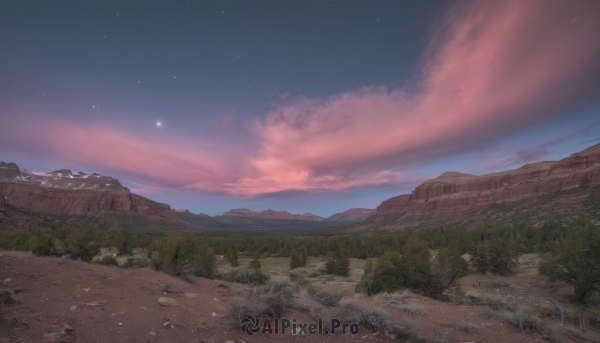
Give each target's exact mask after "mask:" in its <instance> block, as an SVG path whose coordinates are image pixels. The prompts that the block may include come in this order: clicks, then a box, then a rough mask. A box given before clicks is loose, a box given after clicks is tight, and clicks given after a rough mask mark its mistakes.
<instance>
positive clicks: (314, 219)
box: [175, 208, 375, 228]
mask: <svg viewBox="0 0 600 343" xmlns="http://www.w3.org/2000/svg"><path fill="white" fill-rule="evenodd" d="M175 213H176V214H177V216H178V217H179V218H181V219H182V220H184V221H186V222H188V223H190V224H194V225H200V226H204V227H211V228H226V227H286V228H292V227H302V226H311V227H315V226H321V227H324V226H340V225H345V224H348V223H355V222H359V221H362V220H364V219H366V218H367V217H369V216H371V215H373V214H374V213H375V210H374V209H366V208H353V209H350V210H348V211H345V212H341V213H336V214H334V215H332V216H330V217H328V218H323V217H320V216H317V215H314V214H312V213H304V214H292V213H290V212H287V211H274V210H270V209H269V210H264V211H261V212H255V211H252V210H249V209H247V208H236V209H232V210H229V211H227V212H225V213H223V214H222V215H220V216H214V217H210V216H208V215H206V214H204V213H200V214H193V213H191V212H190V211H188V210H175Z"/></svg>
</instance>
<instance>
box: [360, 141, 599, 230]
mask: <svg viewBox="0 0 600 343" xmlns="http://www.w3.org/2000/svg"><path fill="white" fill-rule="evenodd" d="M599 186H600V144H598V145H594V146H592V147H590V148H587V149H585V150H583V151H581V152H578V153H575V154H572V155H571V156H569V157H567V158H564V159H562V160H560V161H546V162H537V163H530V164H526V165H524V166H522V167H521V168H518V169H514V170H505V171H501V172H497V173H491V174H485V175H480V176H477V175H472V174H465V173H458V172H447V173H444V174H442V175H440V176H439V177H437V178H435V179H432V180H428V181H425V182H423V183H421V184H420V185H419V186H417V187H416V188H415V190H413V191H412V193H411V194H404V195H400V196H397V197H394V198H391V199H388V200H386V201H383V202H382V203H381V204H380V205H379V206H378V207H377V209H376V214H375V215H374V216H373V217H372V221H371V222H372V223H373V224H381V225H383V226H388V227H392V228H393V227H396V228H399V227H404V226H411V225H416V224H419V223H424V222H427V221H430V222H431V221H432V220H451V219H457V218H461V216H465V215H477V214H484V213H482V212H485V211H484V210H486V211H487V210H494V209H495V211H496V212H498V211H497V210H498V209H500V208H503V207H504V208H510V210H509V211H505V212H506V213H505V214H506V215H508V216H510V215H511V213H512V214H514V212H515V211H519V210H527V209H528V210H532V211H533V212H535V213H540V212H544V211H545V212H547V213H550V212H552V211H554V212H560V211H563V210H564V211H569V210H571V209H572V208H573V206H578V205H581V204H584V203H585V202H586V200H590V198H591V197H595V196H598V195H600V187H599ZM511 204H515V205H516V204H519V206H511ZM536 211H537V212H536Z"/></svg>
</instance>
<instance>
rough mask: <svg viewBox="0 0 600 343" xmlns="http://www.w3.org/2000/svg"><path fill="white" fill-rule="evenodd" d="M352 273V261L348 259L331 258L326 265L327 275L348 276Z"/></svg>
mask: <svg viewBox="0 0 600 343" xmlns="http://www.w3.org/2000/svg"><path fill="white" fill-rule="evenodd" d="M349 271H350V260H348V259H347V258H330V259H329V260H328V261H327V262H326V263H325V272H326V273H327V274H334V275H341V276H347V275H348V272H349Z"/></svg>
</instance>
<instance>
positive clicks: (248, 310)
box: [226, 299, 266, 327]
mask: <svg viewBox="0 0 600 343" xmlns="http://www.w3.org/2000/svg"><path fill="white" fill-rule="evenodd" d="M265 311H266V306H265V305H264V304H261V303H259V302H257V301H253V300H242V299H235V300H233V301H232V302H231V303H230V304H229V307H228V308H227V315H226V316H227V318H228V319H229V322H230V323H231V325H233V326H238V327H239V325H240V324H241V322H242V319H245V318H246V317H248V316H253V317H254V318H262V317H264V313H265Z"/></svg>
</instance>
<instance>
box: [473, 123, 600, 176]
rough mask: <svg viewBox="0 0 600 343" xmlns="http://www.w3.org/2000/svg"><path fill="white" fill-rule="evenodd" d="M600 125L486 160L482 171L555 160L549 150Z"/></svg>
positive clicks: (586, 126) (590, 125)
mask: <svg viewBox="0 0 600 343" xmlns="http://www.w3.org/2000/svg"><path fill="white" fill-rule="evenodd" d="M599 124H600V120H597V121H594V122H592V123H590V124H588V125H585V126H584V127H582V128H579V129H577V130H575V131H573V132H570V133H567V134H564V135H561V136H558V137H555V138H553V139H549V140H547V141H545V142H542V143H540V144H537V145H535V146H532V147H529V148H526V149H521V150H518V151H515V152H513V153H511V154H509V155H508V156H505V157H498V156H497V154H493V155H492V156H490V157H488V158H486V160H487V161H486V162H485V163H484V169H487V170H495V169H500V168H507V167H514V166H520V165H523V164H527V163H531V162H538V161H543V160H545V159H551V158H556V155H555V149H549V148H551V147H555V146H557V145H559V144H560V143H563V142H564V141H566V140H568V139H571V138H573V137H577V136H580V135H582V134H584V133H585V132H587V131H589V130H591V129H593V128H595V127H597V126H598V125H599ZM596 141H597V140H596Z"/></svg>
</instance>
